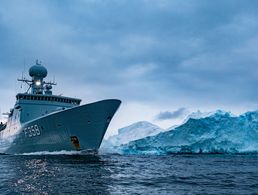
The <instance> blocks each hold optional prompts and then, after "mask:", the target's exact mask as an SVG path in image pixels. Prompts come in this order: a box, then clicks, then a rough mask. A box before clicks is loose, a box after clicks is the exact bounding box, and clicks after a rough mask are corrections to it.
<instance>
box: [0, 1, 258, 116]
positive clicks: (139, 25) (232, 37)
mask: <svg viewBox="0 0 258 195" xmlns="http://www.w3.org/2000/svg"><path fill="white" fill-rule="evenodd" d="M257 10H258V2H255V1H252V0H246V1H241V0H228V1H223V0H218V1H205V2H201V3H196V1H194V0H186V1H184V2H182V1H181V0H174V1H171V0H160V1H155V0H131V1H126V0H119V1H118V0H110V1H103V0H94V1H93V0H90V1H88V0H78V1H67V0H64V1H52V0H44V1H43V0H35V1H26V0H13V1H7V0H6V1H4V0H3V1H1V6H0V42H1V44H0V50H1V52H0V67H1V82H2V83H3V84H2V85H1V86H4V87H6V88H9V89H14V91H15V87H14V85H15V83H14V81H15V80H16V78H17V77H18V76H19V75H21V72H22V71H23V69H24V68H23V67H24V62H25V70H27V69H29V67H30V66H31V65H33V63H34V60H35V59H37V58H38V59H40V60H41V61H42V62H43V64H44V65H45V66H46V67H47V68H48V70H49V77H48V78H49V79H48V80H50V79H52V78H53V75H55V78H56V81H57V82H58V86H57V87H56V88H55V90H56V91H58V93H63V94H66V95H71V96H75V95H76V96H78V97H82V98H83V99H84V100H85V102H87V101H89V100H90V101H93V100H98V99H104V98H119V99H121V100H122V101H123V102H137V103H140V104H148V105H156V106H157V107H158V106H160V108H159V109H157V110H164V108H166V107H167V106H168V105H169V106H170V107H175V106H178V105H184V106H186V107H195V108H200V107H202V108H210V107H216V108H218V107H219V108H221V109H223V108H224V107H225V106H227V108H226V109H237V108H238V107H239V105H250V106H247V107H248V108H250V107H252V108H256V106H258V91H257V90H256V88H257V87H256V86H257V83H258V77H257V72H258V66H257V64H258V58H257V53H258V47H257V43H258V36H257V34H258V26H257V25H256V23H257V21H258V14H257ZM16 85H19V84H17V83H16ZM5 95H6V96H10V97H11V96H12V95H13V94H5ZM5 99H7V101H8V102H6V101H5V102H4V103H3V104H4V105H6V107H5V108H3V110H8V109H9V107H10V106H11V105H12V104H13V100H11V99H10V98H9V100H8V98H5ZM1 101H2V100H1ZM7 105H8V107H7ZM247 107H246V109H247ZM135 109H136V110H137V109H139V108H135ZM136 112H137V111H136ZM128 115H130V114H128ZM145 120H147V119H145Z"/></svg>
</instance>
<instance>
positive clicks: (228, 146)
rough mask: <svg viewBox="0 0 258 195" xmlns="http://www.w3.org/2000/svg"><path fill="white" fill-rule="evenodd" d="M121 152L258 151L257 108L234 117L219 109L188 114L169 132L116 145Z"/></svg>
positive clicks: (244, 152)
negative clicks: (184, 120)
mask: <svg viewBox="0 0 258 195" xmlns="http://www.w3.org/2000/svg"><path fill="white" fill-rule="evenodd" d="M117 151H119V152H120V153H122V154H171V153H230V154H231V153H234V154H236V153H241V154H246V153H258V111H254V112H247V113H245V114H242V115H240V116H234V115H232V114H231V113H229V112H223V111H220V110H219V111H217V112H215V113H212V114H208V115H207V116H202V117H193V118H191V117H189V119H188V120H187V122H185V123H184V124H182V125H181V126H178V127H176V128H175V129H172V130H170V131H166V132H161V133H159V134H157V135H154V136H150V137H146V138H143V139H139V140H135V141H131V142H129V143H127V144H124V145H121V146H120V147H119V148H117Z"/></svg>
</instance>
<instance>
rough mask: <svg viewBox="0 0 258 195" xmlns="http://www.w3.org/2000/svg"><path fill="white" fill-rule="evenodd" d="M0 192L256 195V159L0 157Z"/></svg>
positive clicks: (234, 156)
mask: <svg viewBox="0 0 258 195" xmlns="http://www.w3.org/2000/svg"><path fill="white" fill-rule="evenodd" d="M0 189H1V191H0V194H258V156H257V155H164V156H162V155H160V156H158V155H96V154H95V155H94V154H92V155H80V154H71V155H64V154H58V155H57V154H53V155H46V154H38V155H1V156H0Z"/></svg>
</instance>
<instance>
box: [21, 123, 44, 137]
mask: <svg viewBox="0 0 258 195" xmlns="http://www.w3.org/2000/svg"><path fill="white" fill-rule="evenodd" d="M24 134H25V136H26V137H35V136H40V134H41V133H40V130H39V127H38V125H33V126H30V127H26V128H25V129H24Z"/></svg>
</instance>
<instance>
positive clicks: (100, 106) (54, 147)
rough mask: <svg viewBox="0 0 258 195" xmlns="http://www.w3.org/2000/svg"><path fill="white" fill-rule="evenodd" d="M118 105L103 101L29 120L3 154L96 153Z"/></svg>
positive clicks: (117, 103) (114, 101) (116, 101)
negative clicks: (45, 152) (77, 151)
mask: <svg viewBox="0 0 258 195" xmlns="http://www.w3.org/2000/svg"><path fill="white" fill-rule="evenodd" d="M120 104H121V101H120V100H103V101H99V102H95V103H91V104H86V105H82V106H77V107H73V108H69V109H66V110H61V111H58V112H55V113H52V114H49V115H46V116H43V117H40V118H37V119H35V120H32V121H29V122H27V123H25V124H23V125H22V127H21V129H20V131H19V133H18V134H17V135H16V136H15V139H14V140H13V142H12V144H11V145H10V147H9V148H8V149H7V150H6V151H5V153H8V154H14V153H31V152H40V151H49V152H53V151H62V150H66V151H71V150H98V148H99V147H100V144H101V142H102V139H103V137H104V135H105V132H106V130H107V128H108V125H109V123H110V121H111V119H112V118H113V116H114V114H115V112H116V111H117V109H118V107H119V106H120Z"/></svg>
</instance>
